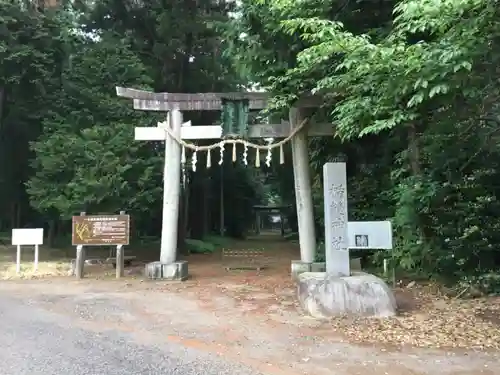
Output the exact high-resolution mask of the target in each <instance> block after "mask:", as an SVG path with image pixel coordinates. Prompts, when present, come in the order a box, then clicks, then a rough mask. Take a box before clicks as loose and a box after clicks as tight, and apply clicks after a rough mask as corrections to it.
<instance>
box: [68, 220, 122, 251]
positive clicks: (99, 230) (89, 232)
mask: <svg viewBox="0 0 500 375" xmlns="http://www.w3.org/2000/svg"><path fill="white" fill-rule="evenodd" d="M72 227H73V229H72V243H73V246H78V245H84V246H99V245H128V244H129V235H130V230H129V227H130V216H129V215H88V216H73V225H72Z"/></svg>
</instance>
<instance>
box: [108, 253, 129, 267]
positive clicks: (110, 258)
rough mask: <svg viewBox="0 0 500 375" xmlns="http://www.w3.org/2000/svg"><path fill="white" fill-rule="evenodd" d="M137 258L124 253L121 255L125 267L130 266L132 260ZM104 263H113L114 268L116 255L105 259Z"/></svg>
mask: <svg viewBox="0 0 500 375" xmlns="http://www.w3.org/2000/svg"><path fill="white" fill-rule="evenodd" d="M135 258H137V257H136V256H134V255H125V256H124V257H123V264H124V266H125V267H130V266H131V265H132V261H133V260H135ZM106 263H108V264H109V263H111V264H112V265H113V268H116V257H109V258H107V259H106Z"/></svg>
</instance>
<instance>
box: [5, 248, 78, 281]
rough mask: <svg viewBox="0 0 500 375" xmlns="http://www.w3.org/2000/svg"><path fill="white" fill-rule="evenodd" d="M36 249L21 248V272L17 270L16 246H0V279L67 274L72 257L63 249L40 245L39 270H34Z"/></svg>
mask: <svg viewBox="0 0 500 375" xmlns="http://www.w3.org/2000/svg"><path fill="white" fill-rule="evenodd" d="M34 256H35V254H34V249H33V247H32V246H26V247H23V248H21V272H20V273H19V274H17V272H16V247H15V246H0V279H1V280H8V279H14V278H36V277H44V276H67V275H68V271H69V269H70V268H69V265H70V258H69V257H67V252H66V251H64V250H61V249H51V248H47V247H43V246H42V247H40V253H39V260H38V270H37V271H35V270H34V262H33V260H34Z"/></svg>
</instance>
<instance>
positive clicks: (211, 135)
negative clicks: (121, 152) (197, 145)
mask: <svg viewBox="0 0 500 375" xmlns="http://www.w3.org/2000/svg"><path fill="white" fill-rule="evenodd" d="M185 124H186V123H184V124H183V125H182V128H181V138H182V139H219V138H221V136H222V127H220V126H185ZM165 137H166V133H165V130H164V129H162V128H161V127H137V128H135V140H136V141H164V140H165Z"/></svg>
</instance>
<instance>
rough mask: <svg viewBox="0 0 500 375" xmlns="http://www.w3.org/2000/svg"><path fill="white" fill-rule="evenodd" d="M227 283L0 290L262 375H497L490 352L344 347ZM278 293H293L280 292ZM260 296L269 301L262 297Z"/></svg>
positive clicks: (89, 283) (94, 283)
mask: <svg viewBox="0 0 500 375" xmlns="http://www.w3.org/2000/svg"><path fill="white" fill-rule="evenodd" d="M231 285H232V286H233V287H235V288H236V286H235V285H236V284H231V282H230V280H226V284H225V286H224V289H223V291H222V292H217V291H215V288H216V287H217V285H213V288H212V289H206V288H204V289H200V288H197V287H196V285H195V284H165V283H152V282H141V281H139V280H137V281H127V282H123V281H120V282H117V281H102V280H101V281H99V280H85V281H82V282H76V281H69V282H68V279H52V280H36V281H35V280H33V281H23V282H13V281H12V282H4V283H1V284H0V290H2V291H4V292H7V293H9V294H10V295H12V296H16V297H17V298H23V299H24V300H25V301H28V303H30V304H34V305H37V306H39V307H42V308H45V309H47V310H50V311H54V312H57V313H60V314H64V315H66V316H69V317H72V318H74V321H75V322H76V323H77V324H78V325H80V326H82V327H84V328H86V329H89V330H95V331H106V330H119V331H125V332H128V333H130V334H132V335H133V336H134V337H135V338H136V339H137V340H138V341H165V340H170V341H175V342H178V343H180V344H182V345H184V346H186V347H191V348H197V349H200V350H202V351H207V352H211V353H217V354H219V355H221V356H224V357H225V358H226V359H232V360H234V361H235V362H239V363H242V364H245V365H248V366H252V367H254V368H255V369H256V370H259V371H261V372H263V373H266V374H274V375H298V374H311V375H312V374H314V375H332V374H335V375H356V374H360V375H361V374H366V373H367V371H369V372H370V374H371V375H410V374H411V375H434V374H440V375H446V374H454V375H479V374H500V366H499V365H500V361H499V356H498V354H496V353H489V354H487V353H480V352H473V353H466V352H462V353H457V352H445V351H430V350H424V349H418V350H415V349H414V350H410V349H408V350H398V351H391V350H389V349H387V348H375V347H366V346H365V347H363V346H358V345H353V344H349V343H346V342H343V341H342V340H341V339H340V338H339V335H336V334H334V333H333V332H331V329H332V328H331V326H323V325H321V324H319V323H318V322H315V321H312V320H311V319H309V318H307V317H303V316H301V315H300V314H298V313H297V312H295V313H294V312H293V311H294V309H293V306H291V305H290V304H288V305H287V304H282V303H281V302H280V301H277V303H276V304H275V306H274V307H273V306H272V305H271V306H270V308H269V309H268V310H266V312H264V311H263V310H262V309H261V310H260V311H259V308H260V307H259V306H260V304H259V293H258V292H257V290H256V292H255V293H254V294H253V295H254V297H255V300H254V301H253V303H252V301H250V302H246V303H238V302H237V300H235V298H234V290H233V291H231ZM219 287H220V286H219ZM248 287H249V288H251V285H248ZM203 290H205V292H203ZM224 290H226V292H224ZM204 293H205V294H204ZM282 293H285V294H286V293H290V294H291V293H293V290H289V289H286V288H284V289H283V291H282ZM262 294H263V295H261V296H260V298H263V299H266V304H268V303H269V300H268V298H269V295H266V294H265V293H262ZM284 297H286V296H284ZM287 300H288V301H290V300H291V298H285V299H284V301H287ZM288 307H290V308H288ZM273 309H274V313H272V311H273Z"/></svg>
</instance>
